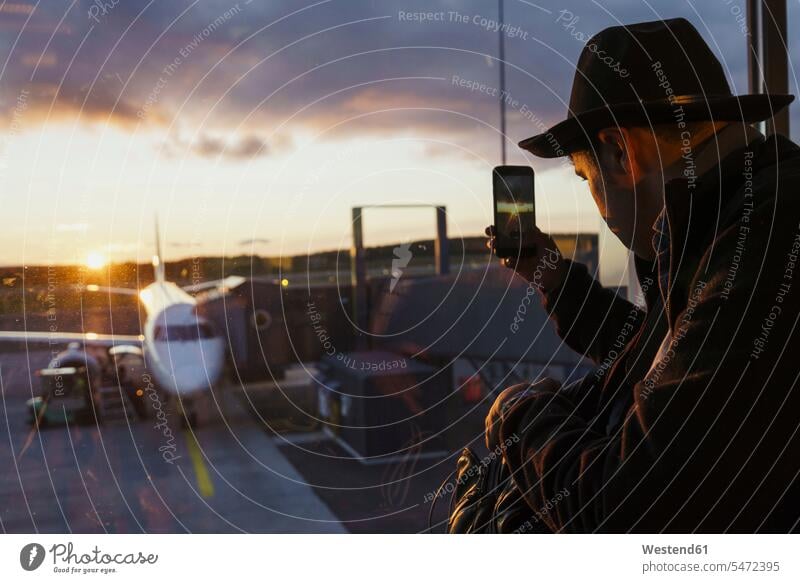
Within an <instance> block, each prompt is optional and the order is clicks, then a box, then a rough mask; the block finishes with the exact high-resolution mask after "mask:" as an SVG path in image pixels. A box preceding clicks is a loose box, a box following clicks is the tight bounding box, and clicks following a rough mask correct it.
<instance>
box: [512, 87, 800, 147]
mask: <svg viewBox="0 0 800 583" xmlns="http://www.w3.org/2000/svg"><path fill="white" fill-rule="evenodd" d="M793 100H794V95H783V94H763V93H762V94H751V95H725V96H721V97H706V96H702V95H700V96H695V95H687V96H678V97H677V98H674V99H672V100H668V99H661V100H657V101H641V102H635V103H618V104H609V105H607V106H604V107H598V108H596V109H590V110H589V111H584V112H582V113H579V114H578V115H576V116H575V117H570V118H568V119H565V120H564V121H562V122H559V123H557V124H556V125H554V126H553V127H551V128H550V129H549V130H547V131H546V132H544V133H541V134H538V135H536V136H533V137H531V138H528V139H526V140H522V141H521V142H520V143H519V147H520V148H522V149H524V150H527V151H528V152H530V153H531V154H533V155H535V156H539V157H540V158H560V157H562V156H568V155H570V154H571V153H573V152H576V151H578V150H581V149H583V148H585V147H586V145H587V144H588V137H589V136H591V135H592V134H593V133H594V132H595V131H597V130H601V129H603V128H608V127H617V126H632V125H637V126H641V125H644V126H650V125H656V124H664V123H670V122H672V123H678V121H683V122H694V121H739V122H744V123H755V122H759V121H764V120H765V119H769V118H771V117H772V116H774V115H775V114H776V113H777V112H778V111H780V110H781V109H783V108H784V107H786V106H787V105H789V104H790V103H791V102H792V101H793Z"/></svg>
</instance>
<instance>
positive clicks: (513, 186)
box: [492, 166, 536, 257]
mask: <svg viewBox="0 0 800 583" xmlns="http://www.w3.org/2000/svg"><path fill="white" fill-rule="evenodd" d="M492 186H493V190H494V228H495V241H494V248H495V253H496V254H497V256H498V257H524V256H526V255H530V254H532V253H534V252H535V251H536V250H535V249H526V248H525V246H524V241H526V240H527V239H528V238H527V237H526V235H527V234H529V233H530V232H531V231H533V227H534V225H535V224H536V210H535V205H534V198H533V168H531V167H529V166H497V167H495V169H494V170H493V171H492Z"/></svg>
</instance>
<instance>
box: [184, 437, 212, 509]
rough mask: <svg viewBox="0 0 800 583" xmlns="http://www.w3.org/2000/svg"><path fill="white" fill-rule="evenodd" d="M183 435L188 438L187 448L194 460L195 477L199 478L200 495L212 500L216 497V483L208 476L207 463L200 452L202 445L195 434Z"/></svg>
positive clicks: (190, 457)
mask: <svg viewBox="0 0 800 583" xmlns="http://www.w3.org/2000/svg"><path fill="white" fill-rule="evenodd" d="M183 435H184V436H185V437H186V448H187V449H188V450H189V459H191V460H192V466H193V467H194V475H195V478H197V488H198V489H199V490H200V495H201V496H202V497H203V498H211V497H212V496H213V495H214V483H213V482H212V481H211V476H210V475H209V474H208V469H207V468H206V464H205V462H203V454H202V452H201V451H200V445H199V444H198V443H197V439H196V438H195V436H194V434H193V433H192V432H191V431H189V430H184V431H183Z"/></svg>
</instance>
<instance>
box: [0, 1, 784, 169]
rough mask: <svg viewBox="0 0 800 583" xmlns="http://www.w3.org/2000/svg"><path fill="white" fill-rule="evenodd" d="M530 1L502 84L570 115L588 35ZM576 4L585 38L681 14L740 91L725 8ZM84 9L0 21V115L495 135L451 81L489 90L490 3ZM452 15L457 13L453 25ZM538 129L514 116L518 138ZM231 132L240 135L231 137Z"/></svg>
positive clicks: (275, 146)
mask: <svg viewBox="0 0 800 583" xmlns="http://www.w3.org/2000/svg"><path fill="white" fill-rule="evenodd" d="M109 4H110V3H109ZM537 4H541V5H542V6H543V7H544V8H545V9H544V10H541V9H537V8H535V7H534V6H533V5H532V3H526V2H509V3H507V6H506V19H507V22H508V23H509V24H510V25H513V26H519V27H520V28H521V29H524V30H525V31H527V32H528V33H529V38H527V39H520V38H514V39H507V41H506V57H507V60H508V63H509V65H508V66H507V80H508V85H507V87H508V90H509V92H510V93H511V94H512V95H513V97H514V98H515V99H517V100H518V101H519V102H520V103H525V104H526V105H527V106H528V108H529V109H531V110H534V111H535V112H536V115H537V116H538V118H539V119H540V120H541V123H542V124H546V125H549V124H551V123H555V122H556V121H558V120H559V119H561V118H562V117H563V115H564V113H565V109H566V107H565V104H564V102H565V101H567V100H568V98H569V90H570V86H571V83H572V76H573V69H574V63H575V61H576V60H577V57H578V55H579V53H580V51H581V48H582V43H580V42H579V41H577V40H576V39H575V38H573V36H572V35H571V34H570V33H569V31H568V30H566V29H565V28H564V27H563V26H562V25H561V24H558V23H556V18H557V17H558V11H559V10H560V8H561V5H560V4H557V3H555V2H554V1H553V0H542V1H541V2H538V3H537ZM573 4H575V5H574V6H571V7H570V10H571V11H572V12H573V13H574V14H575V15H576V16H579V18H580V20H579V21H578V23H577V25H576V26H577V27H578V28H579V29H580V31H581V32H582V33H586V34H592V33H594V32H597V31H598V30H600V29H602V28H604V27H606V26H609V25H612V24H616V23H617V22H616V21H617V20H620V21H623V22H635V21H642V20H649V19H653V18H655V17H656V16H657V15H663V16H665V17H666V16H669V17H674V16H685V17H687V18H689V19H690V20H691V21H692V22H693V23H694V24H695V25H696V26H697V27H698V29H699V30H700V31H701V32H702V33H703V35H704V36H705V38H706V39H707V40H709V41H710V42H711V43H712V46H713V47H714V50H715V51H717V52H718V53H719V54H720V55H721V56H723V57H724V58H725V59H726V68H727V70H728V71H729V73H730V76H731V77H732V78H734V80H736V88H737V89H738V90H740V91H742V90H744V85H745V84H744V83H743V82H742V80H743V79H745V73H746V59H745V57H746V53H745V50H744V47H745V44H744V39H743V37H742V36H741V34H739V24H738V23H737V21H736V18H735V16H734V15H733V14H732V13H731V10H730V8H729V7H728V6H727V4H725V3H705V4H703V5H702V6H699V5H698V6H697V7H695V8H692V7H690V6H689V5H685V6H684V5H676V4H675V3H674V2H673V1H672V0H652V1H651V2H649V3H645V2H630V1H624V2H623V1H622V0H619V1H614V2H611V3H607V6H606V10H607V11H605V10H603V9H602V8H601V7H598V6H597V5H595V4H593V3H590V2H581V3H573ZM92 6H96V4H95V2H94V1H93V0H82V1H81V2H79V3H78V5H77V6H76V8H75V9H74V10H68V9H67V7H66V5H62V4H61V3H39V4H37V6H36V10H35V11H34V12H33V15H32V18H31V20H30V21H27V15H21V14H10V13H8V14H3V19H2V23H0V30H1V31H2V32H3V33H4V34H7V35H9V37H10V38H13V37H16V35H17V34H19V41H18V42H17V43H16V44H15V45H14V46H13V47H12V51H11V54H10V55H9V61H8V66H7V68H6V70H5V72H4V77H3V83H2V86H1V87H0V99H2V103H3V104H4V105H1V106H0V110H3V111H5V112H6V113H7V115H5V116H3V117H4V120H3V121H0V125H8V123H9V122H8V120H9V119H10V116H9V115H8V114H9V113H10V112H11V111H12V110H13V108H14V103H15V100H16V97H17V96H18V95H19V93H20V91H21V90H23V89H24V88H28V89H29V90H30V91H31V96H30V97H31V99H30V102H29V107H28V110H27V111H26V112H25V122H26V124H27V122H33V123H41V122H43V121H44V120H45V119H49V120H52V119H60V118H63V117H70V116H72V117H75V116H79V118H80V119H81V120H83V121H85V122H86V123H106V122H109V123H114V124H119V125H121V126H123V127H134V126H135V125H138V124H145V125H148V126H155V127H167V126H171V125H173V124H175V123H180V124H184V125H192V124H196V123H202V124H203V125H202V127H203V128H204V133H203V135H202V136H201V138H200V139H199V140H197V141H196V143H193V144H191V145H181V144H174V143H173V144H170V147H172V148H173V150H176V151H180V150H181V149H182V148H188V150H189V152H190V153H191V154H192V155H197V156H201V157H205V158H222V159H226V160H243V159H251V158H253V157H258V156H269V155H274V154H276V153H278V152H280V151H281V149H283V148H285V147H286V144H282V143H281V140H286V139H287V138H279V139H272V138H268V137H267V136H270V135H272V134H273V133H276V134H280V135H284V136H286V135H291V134H294V133H295V132H302V131H310V132H311V133H313V134H320V133H321V137H320V139H324V140H337V139H343V138H348V137H351V136H353V135H389V134H410V133H417V134H420V135H422V136H428V137H431V136H439V137H441V138H442V139H443V140H445V141H446V140H467V141H468V143H471V144H474V143H477V141H478V140H485V141H490V142H494V141H495V134H496V129H495V128H494V126H497V125H499V124H498V117H497V116H498V111H497V109H498V108H497V98H496V97H495V96H492V95H490V94H487V93H485V92H481V91H475V90H471V89H467V88H465V87H461V86H457V85H454V84H453V82H452V79H453V77H454V76H458V77H460V78H463V79H468V80H470V81H475V82H477V83H478V84H479V85H480V84H484V85H486V86H488V87H490V88H491V87H493V86H496V85H497V74H498V67H497V62H496V61H495V60H493V58H492V57H493V56H494V55H496V54H497V34H496V33H494V32H492V31H490V30H487V29H486V28H485V27H481V26H477V25H475V24H474V23H473V21H472V17H473V16H476V15H478V16H483V17H486V18H492V17H493V16H494V11H495V9H496V5H495V4H491V3H489V4H487V3H486V2H485V0H462V1H459V2H453V1H450V0H438V1H437V0H434V1H433V2H421V0H402V1H400V0H387V1H385V2H373V1H370V0H352V1H350V0H348V2H329V3H322V4H319V5H317V6H314V7H309V8H308V9H303V7H301V6H287V5H285V3H259V2H252V3H249V4H245V3H241V2H240V3H239V4H236V2H235V1H234V0H209V1H207V2H202V3H199V4H196V5H195V4H193V3H191V2H189V1H188V0H180V1H176V2H160V3H150V2H147V1H146V0H130V1H126V2H119V3H117V4H115V5H113V6H112V7H110V8H109V9H108V10H107V11H104V13H103V14H102V15H101V16H100V17H99V18H98V19H97V20H99V22H95V21H94V20H92V19H91V18H89V9H90V8H91V7H92ZM234 6H238V7H239V8H238V9H236V10H231V9H232V7H234ZM308 6H311V3H310V4H309V5H308ZM694 10H697V11H698V12H699V16H698V14H695V13H694ZM400 11H404V12H414V11H423V12H435V11H444V14H445V18H444V20H443V21H434V22H424V23H422V22H408V21H401V19H400V18H399V16H398V15H399V12H400ZM449 11H457V12H458V13H460V14H461V15H462V16H466V17H467V19H466V21H458V22H456V21H452V20H449V16H447V15H448V14H449ZM225 14H227V15H228V16H224V17H223V15H225ZM59 23H61V24H59ZM706 27H708V29H706ZM53 33H55V34H53ZM51 37H52V38H51ZM715 43H719V44H718V45H717V44H715ZM796 47H797V45H796V46H794V47H793V48H792V52H793V53H795V52H796V51H797V50H798V49H797V48H796ZM794 109H797V107H795V108H794ZM24 127H27V125H26V126H24ZM240 127H244V128H250V127H258V128H259V131H258V132H253V131H246V132H243V131H242V130H241V129H239V128H240ZM540 129H541V128H539V127H534V124H532V123H530V121H528V120H526V119H524V118H523V117H521V116H519V115H518V114H515V112H513V111H509V126H508V133H509V139H510V140H511V142H512V143H513V142H515V141H517V140H519V139H523V138H526V137H528V136H530V135H533V134H534V133H538V131H540ZM232 133H233V134H235V135H237V136H239V135H241V134H243V135H242V136H241V137H237V138H235V139H233V140H230V139H226V138H225V136H229V135H231V134H232ZM433 150H435V148H433ZM173 153H174V152H173ZM440 153H443V154H446V151H441V152H440ZM454 155H459V154H456V153H455V152H454Z"/></svg>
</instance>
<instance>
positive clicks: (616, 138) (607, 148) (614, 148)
mask: <svg viewBox="0 0 800 583" xmlns="http://www.w3.org/2000/svg"><path fill="white" fill-rule="evenodd" d="M597 139H598V140H599V141H600V143H601V144H603V145H604V148H603V150H604V158H605V160H604V163H605V164H612V165H613V166H612V167H613V168H614V170H615V171H616V172H621V173H624V174H629V175H632V174H633V165H632V163H631V158H630V153H629V150H628V132H627V131H626V130H625V128H604V129H602V130H600V131H599V132H597Z"/></svg>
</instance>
